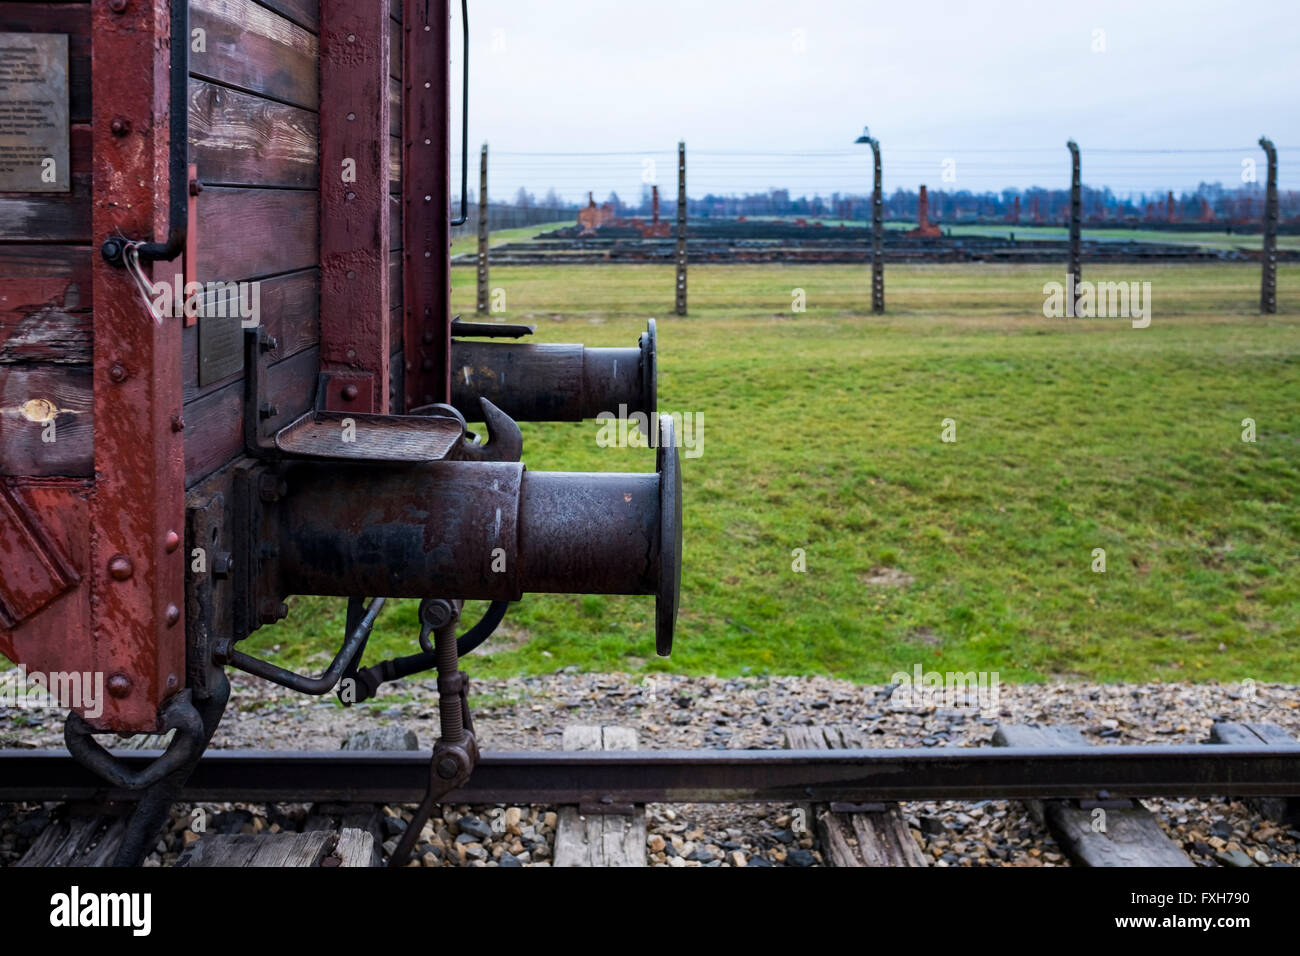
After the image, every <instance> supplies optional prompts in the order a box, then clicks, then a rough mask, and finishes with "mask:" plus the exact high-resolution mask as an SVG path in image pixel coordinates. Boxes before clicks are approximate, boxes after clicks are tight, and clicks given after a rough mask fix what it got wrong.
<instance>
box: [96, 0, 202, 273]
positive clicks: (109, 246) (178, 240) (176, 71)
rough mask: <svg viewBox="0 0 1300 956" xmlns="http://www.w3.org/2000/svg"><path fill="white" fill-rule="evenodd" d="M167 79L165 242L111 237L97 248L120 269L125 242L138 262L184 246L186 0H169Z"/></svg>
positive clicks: (166, 256) (166, 257)
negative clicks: (167, 131)
mask: <svg viewBox="0 0 1300 956" xmlns="http://www.w3.org/2000/svg"><path fill="white" fill-rule="evenodd" d="M168 79H169V81H170V82H169V84H168V87H169V90H170V93H169V98H170V100H171V104H170V107H169V114H170V115H169V116H168V130H169V133H168V135H169V138H170V142H169V143H168V144H167V145H168V160H167V165H168V177H169V179H170V180H171V183H170V199H169V202H168V206H169V211H168V213H167V218H168V224H167V241H166V242H133V241H132V240H130V239H125V238H123V237H121V236H110V237H109V238H108V239H105V240H104V244H103V245H102V246H100V247H99V251H100V254H101V255H102V256H103V257H104V259H105V261H107V262H109V263H111V264H112V265H115V266H118V267H119V268H122V267H125V265H126V250H127V246H128V244H133V245H135V246H136V254H137V256H138V257H139V259H140V261H141V262H170V261H171V260H172V259H175V258H176V257H177V256H179V255H180V254H181V252H182V251H183V250H184V249H185V236H186V232H187V230H188V226H189V173H190V130H189V117H190V112H189V100H190V5H189V3H188V2H187V0H172V4H171V72H170V75H169V77H168Z"/></svg>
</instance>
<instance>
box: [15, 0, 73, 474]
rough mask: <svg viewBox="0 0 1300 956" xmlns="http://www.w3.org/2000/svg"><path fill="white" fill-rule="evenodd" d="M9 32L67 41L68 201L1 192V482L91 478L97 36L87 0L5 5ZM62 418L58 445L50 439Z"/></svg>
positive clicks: (59, 195) (53, 195)
mask: <svg viewBox="0 0 1300 956" xmlns="http://www.w3.org/2000/svg"><path fill="white" fill-rule="evenodd" d="M0 32H4V33H62V34H66V35H67V36H68V107H69V110H68V117H69V147H70V151H69V160H70V162H71V165H72V169H71V177H70V185H71V189H70V190H69V191H68V192H66V193H47V194H39V193H12V192H10V193H5V192H0V474H3V475H30V476H34V477H43V476H47V475H76V476H84V475H89V474H91V473H92V471H93V463H92V461H91V456H90V453H89V450H90V443H91V440H92V439H91V436H92V419H93V416H92V402H91V389H90V382H91V371H90V364H89V363H90V343H91V340H92V326H91V322H92V315H91V305H92V283H91V262H92V261H93V260H92V256H93V248H92V244H91V238H92V237H91V194H90V189H91V158H92V154H91V127H90V121H91V93H90V63H91V30H90V5H89V3H88V2H69V3H30V4H13V3H9V4H4V5H3V7H0ZM49 417H52V418H53V421H54V425H55V432H54V436H55V441H53V442H50V441H47V440H43V438H44V437H45V435H46V428H45V420H46V419H47V418H49Z"/></svg>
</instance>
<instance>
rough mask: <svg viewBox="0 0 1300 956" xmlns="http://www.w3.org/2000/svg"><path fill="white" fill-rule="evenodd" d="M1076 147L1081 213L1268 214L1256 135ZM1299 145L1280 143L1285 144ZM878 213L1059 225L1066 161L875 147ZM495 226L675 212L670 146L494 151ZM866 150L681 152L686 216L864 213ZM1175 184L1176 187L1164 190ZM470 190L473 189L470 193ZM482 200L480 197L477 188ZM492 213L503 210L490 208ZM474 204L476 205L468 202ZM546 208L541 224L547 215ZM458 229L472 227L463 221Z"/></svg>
mask: <svg viewBox="0 0 1300 956" xmlns="http://www.w3.org/2000/svg"><path fill="white" fill-rule="evenodd" d="M1080 145H1081V148H1082V154H1083V184H1084V189H1083V216H1084V220H1085V223H1097V222H1105V221H1114V222H1121V221H1124V220H1129V221H1148V222H1167V221H1181V222H1191V221H1204V222H1215V221H1217V222H1227V221H1237V222H1239V223H1241V222H1244V221H1245V220H1248V219H1251V218H1259V217H1260V216H1261V215H1262V213H1263V196H1264V165H1265V163H1264V156H1263V153H1262V152H1261V150H1260V148H1259V146H1258V145H1254V144H1252V145H1247V146H1237V147H1207V148H1203V149H1123V148H1120V149H1117V148H1096V149H1090V148H1089V147H1088V146H1087V143H1086V142H1082V143H1081V144H1080ZM1295 148H1300V147H1280V148H1279V152H1280V153H1282V154H1284V155H1285V154H1287V153H1289V152H1290V151H1291V150H1292V149H1295ZM882 152H883V160H884V191H883V195H884V200H885V202H884V205H885V217H886V219H887V220H905V221H908V220H914V219H915V218H916V216H917V212H918V209H917V206H918V199H919V191H920V186H921V185H926V186H927V192H928V196H929V205H930V217H931V219H934V220H939V221H944V222H978V221H989V220H1008V219H1009V218H1010V217H1012V216H1014V215H1015V212H1016V207H1015V202H1016V198H1017V197H1019V199H1020V210H1019V221H1020V222H1021V223H1024V224H1029V223H1031V222H1042V223H1043V224H1050V225H1059V224H1060V223H1061V222H1063V221H1064V219H1065V217H1066V215H1067V212H1068V205H1069V182H1070V165H1069V163H1070V158H1069V154H1068V152H1067V150H1066V147H1065V144H1064V142H1062V143H1061V144H1060V145H1059V146H1033V147H998V146H993V147H990V146H974V147H961V148H957V147H953V148H944V149H922V148H909V147H901V146H900V147H897V148H891V147H890V145H889V144H888V142H884V143H882ZM491 163H492V167H491V180H490V182H491V186H490V195H491V196H492V198H493V200H495V201H494V203H493V209H494V215H493V216H492V220H493V221H492V228H493V229H498V228H509V227H510V225H512V224H513V225H532V224H534V223H539V222H543V221H558V220H559V219H563V218H572V216H573V214H574V213H575V212H576V210H577V209H579V208H581V207H582V206H585V205H587V202H588V199H589V198H590V199H591V200H593V201H594V202H596V203H597V204H598V205H600V204H603V203H605V202H610V203H611V204H612V205H613V206H614V208H615V211H616V212H617V213H618V214H620V215H631V216H649V215H651V213H652V209H651V195H652V190H653V187H655V186H658V187H659V192H660V214H661V216H662V217H663V218H670V217H671V216H674V215H675V214H676V196H675V194H676V176H675V170H676V153H675V149H674V148H673V144H669V145H668V147H667V148H660V149H647V150H618V151H585V152H584V151H569V152H521V151H510V150H494V151H493V153H492V159H491ZM1279 186H1280V195H1279V201H1280V215H1281V218H1282V219H1283V221H1286V220H1288V219H1295V218H1297V217H1300V178H1297V177H1296V175H1295V174H1291V175H1290V176H1286V175H1284V176H1283V181H1282V182H1281V183H1280V184H1279ZM870 189H871V158H870V151H869V150H868V149H866V148H865V147H852V146H846V147H843V148H836V149H825V150H806V151H793V150H788V149H787V150H771V151H755V150H710V149H692V150H690V176H689V179H688V193H689V196H690V200H689V210H688V211H689V214H690V216H691V217H692V218H695V217H715V216H716V217H737V216H749V217H754V216H806V217H817V218H823V219H825V218H829V219H836V220H850V221H864V222H865V221H869V220H870ZM1171 194H1172V195H1171ZM471 195H473V194H471ZM473 198H475V199H476V198H477V197H473ZM498 207H499V208H500V209H501V212H500V214H499V218H500V221H499V222H498V215H497V214H496V213H495V210H496V209H497V208H498ZM471 210H472V214H473V210H474V207H473V206H471ZM551 215H554V216H555V218H554V219H551V220H548V219H547V218H546V217H547V216H551ZM465 228H467V229H472V226H471V225H470V224H467V225H466V227H465Z"/></svg>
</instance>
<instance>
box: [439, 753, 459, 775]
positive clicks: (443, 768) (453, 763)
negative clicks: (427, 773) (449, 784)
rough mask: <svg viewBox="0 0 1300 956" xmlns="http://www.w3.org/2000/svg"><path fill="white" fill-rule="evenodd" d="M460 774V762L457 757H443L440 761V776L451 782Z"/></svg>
mask: <svg viewBox="0 0 1300 956" xmlns="http://www.w3.org/2000/svg"><path fill="white" fill-rule="evenodd" d="M459 772H460V762H459V761H458V760H457V759H456V758H455V757H443V758H442V759H441V760H439V761H438V776H439V777H441V778H442V779H443V780H450V779H452V778H453V777H454V776H456V774H457V773H459Z"/></svg>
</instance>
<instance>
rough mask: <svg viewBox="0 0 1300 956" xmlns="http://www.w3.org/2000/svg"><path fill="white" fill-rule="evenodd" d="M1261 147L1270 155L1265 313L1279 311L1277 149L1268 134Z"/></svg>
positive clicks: (1266, 195) (1262, 283)
mask: <svg viewBox="0 0 1300 956" xmlns="http://www.w3.org/2000/svg"><path fill="white" fill-rule="evenodd" d="M1259 145H1260V147H1261V148H1262V149H1263V150H1264V153H1265V154H1266V155H1267V156H1268V179H1267V180H1266V182H1265V192H1264V224H1263V225H1264V249H1263V252H1262V254H1261V256H1260V258H1261V260H1262V261H1263V273H1262V275H1261V277H1260V286H1259V311H1260V312H1262V313H1264V314H1265V315H1272V314H1273V313H1275V312H1277V215H1278V213H1277V149H1276V147H1274V146H1273V141H1272V140H1270V139H1269V138H1268V137H1266V136H1262V137H1260V140H1259Z"/></svg>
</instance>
